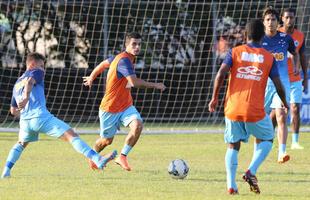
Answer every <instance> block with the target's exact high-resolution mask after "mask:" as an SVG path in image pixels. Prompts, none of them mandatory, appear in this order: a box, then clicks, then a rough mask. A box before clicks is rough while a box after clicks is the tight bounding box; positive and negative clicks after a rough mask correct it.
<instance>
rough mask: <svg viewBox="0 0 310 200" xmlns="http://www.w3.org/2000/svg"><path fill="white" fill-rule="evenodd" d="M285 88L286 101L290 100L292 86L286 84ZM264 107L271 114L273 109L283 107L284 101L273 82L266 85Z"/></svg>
mask: <svg viewBox="0 0 310 200" xmlns="http://www.w3.org/2000/svg"><path fill="white" fill-rule="evenodd" d="M284 89H285V97H286V102H290V88H289V87H286V86H284ZM264 107H265V111H266V113H267V114H269V113H270V112H271V110H272V109H274V108H282V101H281V99H280V97H279V95H278V93H277V91H276V88H275V86H274V85H273V84H272V85H267V87H266V91H265V105H264Z"/></svg>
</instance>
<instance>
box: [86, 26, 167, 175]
mask: <svg viewBox="0 0 310 200" xmlns="http://www.w3.org/2000/svg"><path fill="white" fill-rule="evenodd" d="M141 38H142V37H141V35H140V34H139V33H135V32H133V33H129V34H127V35H126V39H125V51H123V52H122V53H120V54H118V55H116V56H115V57H111V58H108V59H106V60H104V61H103V62H101V63H100V64H99V65H98V66H97V67H96V68H95V69H94V70H93V71H92V73H91V74H90V76H87V77H83V79H84V85H85V86H89V87H91V85H92V83H93V81H94V80H95V78H96V77H97V76H98V75H99V74H101V73H102V72H103V71H104V70H105V69H107V68H109V71H108V74H107V81H106V90H105V95H104V97H103V99H102V101H101V104H100V108H99V118H100V138H99V139H98V140H97V141H96V143H95V146H94V149H95V150H96V151H97V152H98V153H99V152H101V151H102V150H103V149H104V148H105V147H106V146H108V145H110V144H112V142H113V139H114V136H115V134H116V132H117V130H118V129H119V126H120V124H123V125H124V126H125V127H127V126H129V128H130V131H129V133H128V135H127V137H126V139H125V144H124V146H123V149H122V151H121V155H120V156H119V157H118V158H117V159H116V160H115V162H116V164H119V165H120V166H121V167H122V168H123V169H125V170H127V171H130V170H131V167H130V166H129V164H128V160H127V155H128V153H129V152H130V151H131V149H132V148H133V147H134V146H135V144H136V143H137V141H138V139H139V137H140V135H141V132H142V129H143V123H142V122H143V120H142V118H141V116H140V113H139V112H138V111H137V109H136V108H135V107H134V106H133V100H132V96H131V87H136V88H155V89H159V90H161V91H164V90H165V89H166V86H165V85H164V84H163V83H153V82H147V81H144V80H142V79H140V78H138V77H137V76H136V73H135V70H134V62H135V57H136V56H137V55H139V53H140V50H141ZM90 167H91V168H93V169H95V168H96V166H95V165H94V164H93V162H92V160H90Z"/></svg>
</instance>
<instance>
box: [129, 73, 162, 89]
mask: <svg viewBox="0 0 310 200" xmlns="http://www.w3.org/2000/svg"><path fill="white" fill-rule="evenodd" d="M126 79H127V81H128V83H129V84H130V85H131V86H132V87H135V88H155V89H159V90H161V91H164V90H165V89H166V86H165V85H164V84H163V83H154V82H148V81H144V80H142V79H140V78H137V77H136V75H132V76H127V77H126Z"/></svg>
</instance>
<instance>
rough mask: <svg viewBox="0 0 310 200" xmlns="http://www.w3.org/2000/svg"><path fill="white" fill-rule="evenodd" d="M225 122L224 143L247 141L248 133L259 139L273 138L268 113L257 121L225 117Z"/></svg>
mask: <svg viewBox="0 0 310 200" xmlns="http://www.w3.org/2000/svg"><path fill="white" fill-rule="evenodd" d="M225 124H226V128H225V133H224V141H225V143H235V142H238V141H242V142H248V140H249V137H250V135H253V136H254V137H256V138H257V139H261V140H272V139H273V138H274V129H273V125H272V122H271V119H270V117H269V116H268V115H266V116H265V118H264V119H262V120H260V121H258V122H238V121H232V120H230V119H228V118H227V117H225Z"/></svg>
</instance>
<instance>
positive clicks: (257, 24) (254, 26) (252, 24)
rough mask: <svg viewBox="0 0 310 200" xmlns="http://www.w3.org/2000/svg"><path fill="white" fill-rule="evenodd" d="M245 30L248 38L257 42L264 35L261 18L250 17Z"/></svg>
mask: <svg viewBox="0 0 310 200" xmlns="http://www.w3.org/2000/svg"><path fill="white" fill-rule="evenodd" d="M245 31H246V34H247V37H248V39H249V40H253V41H255V42H259V41H260V40H261V39H262V38H263V37H264V35H265V27H264V24H263V22H262V21H261V20H259V19H252V20H251V21H249V22H248V23H247V24H246V27H245Z"/></svg>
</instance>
